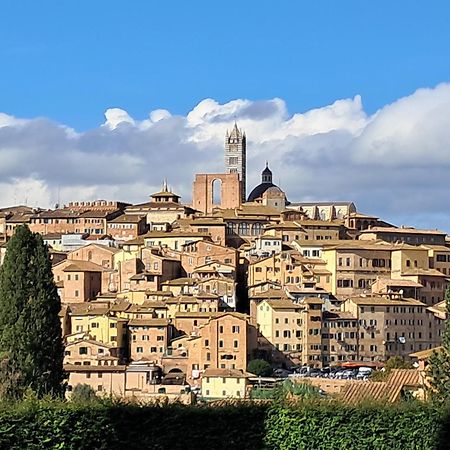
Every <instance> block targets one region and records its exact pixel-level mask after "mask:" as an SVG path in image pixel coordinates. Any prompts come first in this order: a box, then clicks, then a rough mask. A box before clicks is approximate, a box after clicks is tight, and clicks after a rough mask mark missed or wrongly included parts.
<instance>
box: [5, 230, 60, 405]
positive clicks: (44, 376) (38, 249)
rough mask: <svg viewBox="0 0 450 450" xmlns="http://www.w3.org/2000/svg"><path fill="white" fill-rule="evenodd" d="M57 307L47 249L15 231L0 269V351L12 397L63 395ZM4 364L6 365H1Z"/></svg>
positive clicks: (30, 236) (36, 237) (33, 235)
mask: <svg viewBox="0 0 450 450" xmlns="http://www.w3.org/2000/svg"><path fill="white" fill-rule="evenodd" d="M60 309H61V300H60V298H59V295H58V292H57V289H56V285H55V283H54V280H53V273H52V268H51V262H50V258H49V254H48V250H47V248H46V246H45V244H44V242H43V240H42V237H41V236H40V235H39V234H37V233H32V232H31V231H30V230H29V228H28V227H27V226H20V227H18V228H17V229H16V232H15V233H14V236H13V237H12V238H11V239H10V241H9V242H8V244H7V248H6V254H5V259H4V262H3V266H2V267H1V269H0V352H1V355H2V359H3V366H4V367H6V371H7V374H6V375H7V376H12V377H13V378H14V379H15V380H16V388H15V392H12V393H10V394H12V395H13V396H15V397H20V395H21V394H23V392H24V391H25V390H26V389H31V390H32V391H33V392H34V393H35V394H36V395H37V396H38V397H42V396H43V395H47V394H50V395H53V396H59V395H61V394H62V393H63V383H62V382H63V378H64V373H63V365H62V364H63V354H64V347H63V342H62V333H61V323H60V320H59V316H58V313H59V311H60ZM5 361H6V366H5Z"/></svg>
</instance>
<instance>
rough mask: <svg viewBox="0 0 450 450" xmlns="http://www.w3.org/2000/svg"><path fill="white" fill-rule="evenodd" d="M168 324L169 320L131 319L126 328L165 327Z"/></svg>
mask: <svg viewBox="0 0 450 450" xmlns="http://www.w3.org/2000/svg"><path fill="white" fill-rule="evenodd" d="M169 323H170V320H169V319H131V320H130V321H129V322H128V326H132V327H142V326H147V327H166V326H168V325H169Z"/></svg>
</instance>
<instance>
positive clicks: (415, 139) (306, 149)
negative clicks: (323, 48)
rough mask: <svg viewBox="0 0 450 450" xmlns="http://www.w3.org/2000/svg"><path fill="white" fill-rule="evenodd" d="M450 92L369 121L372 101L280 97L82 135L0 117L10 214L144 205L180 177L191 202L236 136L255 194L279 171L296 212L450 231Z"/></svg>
mask: <svg viewBox="0 0 450 450" xmlns="http://www.w3.org/2000/svg"><path fill="white" fill-rule="evenodd" d="M448 117H450V85H449V84H441V85H438V86H437V87H435V88H430V89H419V90H418V91H416V92H414V93H413V94H411V95H410V96H408V97H404V98H400V99H398V100H397V101H396V102H394V103H392V104H390V105H386V106H385V107H383V108H381V109H380V110H379V111H377V112H376V113H375V114H373V115H371V116H369V115H367V114H366V112H365V111H364V108H363V104H362V100H361V98H360V96H356V97H354V98H350V99H341V100H337V101H336V102H334V103H333V104H331V105H327V106H324V107H322V108H316V109H312V110H310V111H305V112H298V113H293V114H292V113H291V114H290V113H289V112H288V108H287V105H286V103H285V102H284V101H283V100H282V99H279V98H275V99H271V100H260V101H251V100H246V99H237V100H233V101H231V102H228V103H225V104H220V103H218V102H217V101H215V100H213V99H205V100H203V101H201V102H200V103H198V104H197V106H195V107H194V108H193V109H192V111H190V112H189V113H188V114H187V115H186V116H174V115H171V113H170V112H169V111H167V110H163V109H158V110H154V111H151V112H150V113H149V116H148V118H147V119H144V120H137V119H136V118H133V117H131V116H130V115H129V114H128V112H127V111H124V110H122V109H119V108H110V109H108V110H107V111H106V112H105V122H104V124H103V125H102V126H100V127H98V128H96V129H93V130H90V131H87V132H84V133H77V132H75V131H74V130H73V129H71V128H69V127H68V126H65V125H61V124H57V123H54V122H52V121H50V120H47V119H43V118H37V119H31V120H28V119H21V118H15V117H12V116H10V115H7V114H3V113H0V180H1V181H0V205H1V206H7V205H11V204H12V203H14V202H16V203H23V202H24V201H25V200H26V201H27V202H28V203H29V204H31V205H33V206H35V204H40V205H42V206H46V207H48V206H53V205H54V203H56V201H57V198H58V192H59V197H60V198H61V199H62V201H63V202H66V203H67V202H69V201H71V200H77V199H79V200H91V199H95V198H106V199H112V198H117V199H119V200H122V201H130V202H143V201H146V200H147V198H148V195H149V194H150V193H151V192H153V191H155V190H158V189H159V187H160V183H161V181H162V179H164V178H168V179H169V182H170V183H171V184H172V185H173V187H174V189H175V190H176V191H177V192H178V193H180V194H181V195H182V196H183V198H184V200H185V201H189V200H190V196H191V186H192V180H193V178H194V174H195V173H198V172H212V171H214V172H215V171H221V170H223V144H224V134H225V131H226V130H227V129H231V127H232V126H233V124H234V121H235V120H236V121H237V122H238V125H239V126H240V127H241V128H242V129H243V130H245V131H246V133H247V138H248V170H249V177H248V178H249V179H248V186H247V190H248V191H250V190H251V188H252V187H253V186H254V185H255V184H257V183H258V182H259V179H260V171H261V170H262V169H263V167H264V162H265V161H266V160H269V162H270V166H271V168H272V169H273V172H274V177H275V181H276V182H278V181H279V182H280V184H281V187H282V188H283V189H285V190H286V192H287V195H288V198H289V199H290V200H291V201H295V200H297V201H300V200H302V199H303V200H306V199H311V200H353V201H355V202H356V203H357V205H358V206H359V209H360V210H362V211H363V212H368V213H371V214H377V215H379V216H381V217H383V218H384V219H385V220H388V221H392V222H394V223H398V224H400V223H410V224H412V225H414V224H418V225H421V226H438V227H443V228H446V229H447V230H450V227H449V226H447V222H448V220H449V219H450V212H447V211H446V210H445V207H446V204H447V198H448V197H449V196H450V181H448V180H449V179H450V177H449V175H450V174H449V167H450V152H449V151H448V149H449V148H450V127H449V126H448V124H447V121H448Z"/></svg>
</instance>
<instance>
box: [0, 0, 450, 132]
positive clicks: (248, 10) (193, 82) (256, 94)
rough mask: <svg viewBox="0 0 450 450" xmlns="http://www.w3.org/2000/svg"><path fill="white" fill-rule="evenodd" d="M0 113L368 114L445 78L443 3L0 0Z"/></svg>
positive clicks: (71, 120) (89, 119)
mask: <svg viewBox="0 0 450 450" xmlns="http://www.w3.org/2000/svg"><path fill="white" fill-rule="evenodd" d="M1 6H2V10H1V15H0V60H1V66H0V67H1V70H0V86H1V87H2V88H1V91H0V110H1V111H3V112H5V113H8V114H12V115H15V116H19V117H30V118H31V117H36V116H45V117H48V118H51V119H53V120H56V121H59V122H63V123H66V124H69V125H70V126H72V127H74V128H76V129H77V130H86V129H89V128H93V127H95V126H97V125H98V124H100V123H101V122H103V111H104V110H105V109H106V108H109V107H120V108H124V109H126V110H127V111H128V112H129V113H130V114H131V115H132V116H134V117H137V118H144V117H146V115H147V114H148V111H150V110H152V109H156V108H165V109H168V110H170V111H171V112H172V113H175V114H185V113H187V112H188V111H189V110H190V109H192V107H193V106H195V105H196V104H197V103H198V102H199V101H200V100H202V99H204V98H207V97H212V98H214V99H216V100H217V101H219V102H221V103H224V102H227V101H229V100H232V99H236V98H247V99H251V100H258V99H268V98H273V97H280V98H283V99H284V100H285V101H286V103H287V105H288V108H289V110H290V111H306V110H308V109H310V108H313V107H320V106H323V105H327V104H330V103H332V102H333V101H335V100H336V99H338V98H348V97H353V96H354V95H355V94H360V95H361V96H362V100H363V104H364V107H365V110H366V111H367V112H369V113H372V112H374V111H376V110H377V109H378V108H380V107H381V106H383V105H385V104H387V103H390V102H392V101H393V100H395V99H397V98H399V97H402V96H404V95H407V94H410V93H412V92H414V91H415V90H416V89H417V88H419V87H426V86H434V85H436V84H437V83H440V82H443V81H447V80H448V79H449V77H450V58H449V56H448V55H449V45H450V28H449V27H448V17H449V14H450V5H449V4H448V2H444V1H433V2H423V1H414V0H409V1H405V0H396V1H392V0H391V1H376V2H369V1H361V0H357V1H355V0H353V1H339V2H338V1H334V0H328V1H320V0H319V1H317V0H315V1H278V2H274V1H266V0H262V1H261V0H258V1H256V0H255V1H233V0H231V1H226V2H211V1H190V2H186V1H181V0H180V1H164V2H156V1H139V0H134V1H132V2H123V1H115V0H109V1H102V0H95V1H92V0H89V1H87V0H77V1H67V0H59V1H48V0H40V1H35V0H23V1H17V0H3V1H2V5H1Z"/></svg>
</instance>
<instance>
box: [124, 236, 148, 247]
mask: <svg viewBox="0 0 450 450" xmlns="http://www.w3.org/2000/svg"><path fill="white" fill-rule="evenodd" d="M127 245H144V238H143V237H142V236H139V237H137V238H136V239H131V240H129V241H126V242H124V243H123V246H127Z"/></svg>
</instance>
